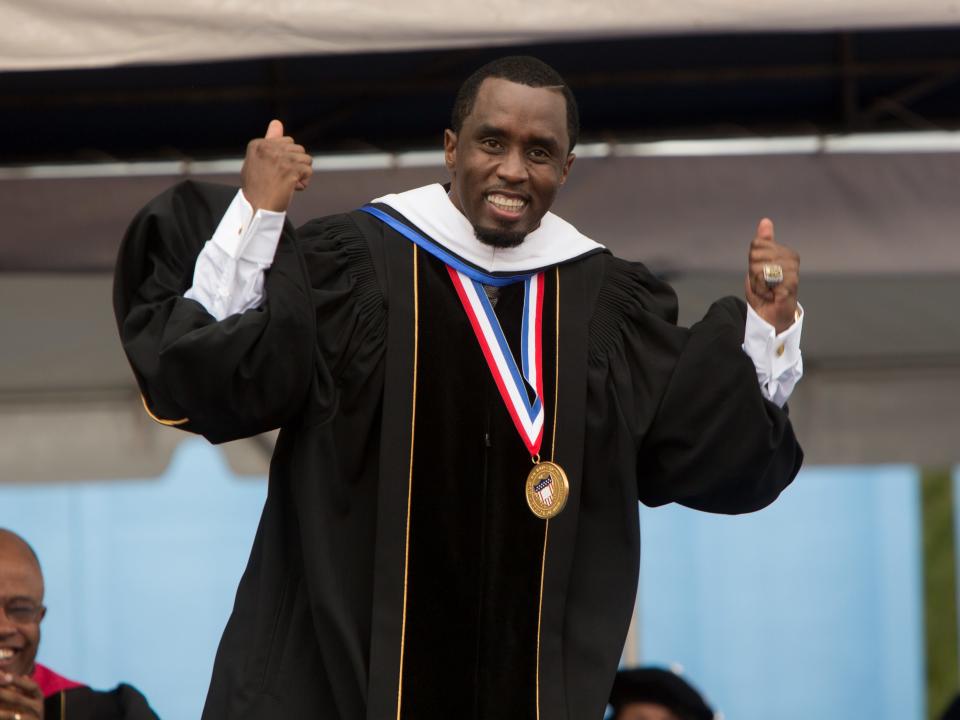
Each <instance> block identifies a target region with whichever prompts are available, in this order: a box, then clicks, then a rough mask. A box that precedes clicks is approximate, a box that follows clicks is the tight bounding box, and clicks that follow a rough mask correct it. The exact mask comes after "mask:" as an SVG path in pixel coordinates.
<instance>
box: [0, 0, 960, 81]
mask: <svg viewBox="0 0 960 720" xmlns="http://www.w3.org/2000/svg"><path fill="white" fill-rule="evenodd" d="M957 24H960V5H958V3H957V2H956V0H919V1H918V2H913V3H904V2H900V1H899V0H808V1H807V2H804V3H797V2H793V1H792V0H767V2H763V3H756V2H749V1H748V0H701V1H700V2H695V3H668V2H663V1H662V0H632V1H630V0H607V1H606V2H598V3H584V2H578V1H577V0H555V1H554V2H550V3H517V2H513V1H512V0H510V1H508V0H487V1H486V2H482V3H477V2H475V1H474V0H444V1H443V2H438V1H436V0H409V2H404V3H395V2H386V1H385V0H350V1H349V2H347V1H344V0H339V1H333V0H331V1H330V2H323V3H317V2H308V1H307V0H273V2H270V3H242V2H236V0H165V1H164V2H149V1H141V2H137V3H119V2H117V1H116V0H84V2H82V3H77V2H75V0H8V1H7V2H5V3H4V4H3V7H2V8H0V71H9V70H51V69H63V68H92V67H108V66H113V65H126V64H135V63H187V62H197V61H204V60H229V59H239V58H249V57H262V56H274V57H278V56H286V55H300V54H324V53H357V52H379V51H387V50H421V49H430V48H454V47H474V46H492V45H509V44H518V43H527V42H556V41H563V40H573V39H584V38H591V39H598V38H604V37H609V38H615V37H625V36H636V35H653V34H670V33H683V34H690V33H726V32H760V31H765V32H784V31H785V32H792V31H815V30H819V31H830V30H866V29H882V28H910V27H917V28H919V27H937V26H948V25H957Z"/></svg>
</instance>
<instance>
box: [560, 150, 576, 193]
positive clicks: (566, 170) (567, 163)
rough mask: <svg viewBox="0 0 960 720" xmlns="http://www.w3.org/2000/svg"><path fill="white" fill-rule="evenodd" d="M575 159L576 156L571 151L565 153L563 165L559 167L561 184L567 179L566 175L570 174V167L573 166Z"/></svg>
mask: <svg viewBox="0 0 960 720" xmlns="http://www.w3.org/2000/svg"><path fill="white" fill-rule="evenodd" d="M576 159H577V156H576V155H574V154H573V153H570V154H569V155H567V159H566V160H564V162H563V167H562V168H561V169H560V184H561V185H563V184H564V183H565V182H566V181H567V175H569V174H570V168H571V167H572V166H573V161H574V160H576Z"/></svg>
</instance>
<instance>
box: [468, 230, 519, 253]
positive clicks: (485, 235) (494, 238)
mask: <svg viewBox="0 0 960 720" xmlns="http://www.w3.org/2000/svg"><path fill="white" fill-rule="evenodd" d="M473 234H474V235H476V236H477V240H479V241H480V242H482V243H483V244H484V245H490V246H491V247H495V248H500V249H505V248H512V247H517V245H519V244H520V243H522V242H523V240H524V238H525V237H527V233H525V232H523V231H521V230H493V229H491V228H482V227H479V226H477V225H474V226H473Z"/></svg>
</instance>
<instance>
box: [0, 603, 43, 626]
mask: <svg viewBox="0 0 960 720" xmlns="http://www.w3.org/2000/svg"><path fill="white" fill-rule="evenodd" d="M6 613H7V617H8V618H10V619H11V620H12V621H13V622H15V623H31V622H34V620H36V618H37V616H38V615H39V613H40V606H39V605H32V604H29V603H11V604H10V605H8V606H7V607H6Z"/></svg>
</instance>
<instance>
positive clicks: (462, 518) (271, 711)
mask: <svg viewBox="0 0 960 720" xmlns="http://www.w3.org/2000/svg"><path fill="white" fill-rule="evenodd" d="M577 134H578V117H577V109H576V104H575V102H574V99H573V96H572V94H571V93H570V90H569V88H567V86H566V84H565V83H564V82H563V80H562V78H560V77H559V75H557V73H556V72H555V71H553V70H552V69H551V68H549V67H548V66H546V65H544V64H543V63H541V62H540V61H537V60H535V59H533V58H505V59H502V60H500V61H496V62H494V63H491V64H490V65H487V66H485V67H484V68H481V69H480V70H478V71H477V72H476V73H475V74H474V75H473V76H471V78H470V79H468V80H467V81H466V82H465V83H464V85H463V87H462V88H461V90H460V93H459V94H458V97H457V100H456V103H455V107H454V112H453V116H452V123H451V128H450V129H449V130H447V131H446V135H445V138H444V149H445V157H446V165H447V169H448V171H449V175H450V185H449V186H441V185H431V186H427V187H424V188H419V189H416V190H411V191H408V192H402V193H399V194H395V195H388V196H386V197H383V198H379V199H378V200H375V201H373V202H372V203H371V204H370V205H368V206H365V207H364V208H361V209H360V210H357V211H354V212H350V213H346V214H343V215H335V216H331V217H326V218H322V219H318V220H314V221H311V222H309V223H307V224H306V225H305V226H303V227H301V228H299V229H294V228H293V227H292V226H291V225H290V224H289V223H287V222H286V220H285V211H286V209H287V207H288V205H289V203H290V201H291V198H292V196H293V194H294V192H295V190H296V189H298V188H302V187H304V186H305V185H306V184H307V182H308V181H309V179H310V163H311V159H310V156H309V155H307V154H306V152H305V150H304V148H303V147H301V146H300V145H298V144H297V143H296V142H295V140H294V139H293V138H291V137H288V136H285V135H284V134H283V128H282V126H281V124H280V123H279V122H278V121H273V122H272V123H270V126H269V128H268V130H267V133H266V136H265V137H264V138H261V139H258V140H254V141H252V142H251V143H250V145H249V146H248V148H247V156H246V160H245V162H244V168H243V172H242V188H241V191H240V192H238V191H237V190H236V188H225V187H219V186H211V185H204V184H200V183H192V182H188V183H183V184H181V185H178V186H177V187H175V188H173V189H171V190H170V191H168V192H166V193H164V194H163V195H161V196H160V197H158V198H157V199H156V200H154V201H153V202H151V203H150V204H149V205H148V206H147V207H146V208H145V209H144V210H143V211H141V213H140V214H139V215H138V216H137V217H136V218H135V220H134V221H133V223H132V225H131V227H130V229H129V231H128V233H127V236H126V238H125V241H124V244H123V247H122V249H121V253H120V259H119V261H118V267H117V277H116V284H115V295H114V304H115V309H116V312H117V319H118V324H119V328H120V334H121V338H122V340H123V344H124V348H125V350H126V352H127V355H128V358H129V359H130V362H131V365H132V367H133V369H134V373H135V375H136V377H137V381H138V383H139V386H140V389H141V391H142V394H143V399H144V404H145V407H146V408H147V410H148V412H149V413H150V414H151V415H152V416H153V417H154V418H155V419H157V420H158V421H159V422H162V423H164V424H167V425H171V426H176V427H179V428H181V429H184V430H187V431H191V432H195V433H200V434H202V435H204V436H205V437H207V438H208V439H210V440H211V441H213V442H224V441H227V440H232V439H235V438H241V437H245V436H249V435H253V434H255V433H259V432H263V431H265V430H269V429H271V428H277V427H279V428H280V435H279V438H278V440H277V446H276V449H275V451H274V456H273V460H272V462H271V468H270V484H269V492H268V497H267V501H266V505H265V507H264V510H263V516H262V519H261V522H260V526H259V528H258V531H257V535H256V539H255V540H254V546H253V549H252V552H251V556H250V561H249V564H248V565H247V569H246V572H245V573H244V575H243V578H242V579H241V581H240V586H239V588H238V591H237V597H236V603H235V606H234V610H233V614H232V616H231V618H230V621H229V623H228V625H227V628H226V630H225V631H224V635H223V639H222V641H221V643H220V648H219V650H218V653H217V659H216V662H215V666H214V670H213V678H212V681H211V685H210V691H209V694H208V697H207V704H206V708H205V710H204V717H205V718H207V719H209V720H213V719H216V720H221V719H222V720H227V718H229V719H230V720H241V719H247V718H264V719H267V718H270V719H272V718H278V717H297V718H300V717H322V718H325V719H332V718H340V719H342V720H359V719H360V718H370V719H377V720H382V719H386V718H391V719H394V718H396V719H397V720H401V719H404V718H407V719H410V720H439V719H440V718H443V719H444V720H446V718H450V717H457V718H473V719H474V720H481V719H489V718H511V719H512V718H518V719H531V720H532V719H534V718H536V719H537V720H539V719H540V718H543V719H544V720H547V719H550V720H553V719H557V720H559V719H560V718H564V719H566V718H570V719H571V720H582V719H589V718H594V719H596V720H599V718H601V717H602V715H603V712H604V708H605V705H606V701H607V697H608V694H609V691H610V686H611V684H612V682H613V677H614V674H615V672H616V669H617V663H618V659H619V654H620V650H621V648H622V647H623V641H624V637H625V635H626V632H627V627H628V624H629V620H630V615H631V611H632V608H633V601H634V595H635V591H636V582H637V572H638V563H639V557H640V532H639V526H638V512H637V501H638V500H639V501H642V502H644V503H646V504H648V505H661V504H664V503H668V502H680V503H683V504H685V505H688V506H690V507H693V508H699V509H703V510H708V511H711V512H724V513H737V512H747V511H751V510H756V509H758V508H761V507H764V506H765V505H767V504H768V503H770V502H772V501H773V500H774V499H775V498H776V497H777V495H778V494H779V493H780V492H781V490H783V488H784V487H786V485H787V484H789V482H790V481H791V480H792V479H793V477H794V475H795V474H796V472H797V471H798V469H799V467H800V463H801V458H802V453H801V451H800V447H799V445H798V444H797V441H796V439H795V437H794V434H793V430H792V428H791V425H790V422H789V419H788V417H787V414H786V411H785V410H784V409H783V405H784V402H785V401H786V398H787V396H788V395H789V394H790V391H791V390H792V388H793V385H794V383H795V382H796V381H797V379H798V378H799V376H800V373H801V371H802V369H801V365H800V358H799V335H800V323H801V321H802V320H801V318H802V310H800V309H799V307H798V306H797V287H798V264H799V261H798V258H797V256H796V253H794V252H793V251H791V250H789V249H788V248H785V247H783V246H781V245H779V244H777V243H776V242H775V241H774V239H773V227H772V224H771V223H770V222H769V221H768V220H764V221H763V222H761V223H760V226H759V228H758V231H757V236H756V238H755V239H754V240H753V242H752V244H751V246H750V251H749V253H750V254H749V265H748V280H747V284H746V295H747V300H748V302H749V308H748V307H747V306H746V305H745V304H744V303H743V302H742V301H739V300H737V299H734V298H726V299H723V300H720V301H718V302H717V303H715V304H714V305H713V306H712V307H711V308H710V310H709V311H708V313H707V315H706V317H705V318H704V319H703V320H702V321H701V322H699V323H697V324H696V325H694V326H693V327H692V328H689V329H688V328H681V327H677V325H676V317H677V307H676V298H675V295H674V293H673V291H672V290H671V289H670V288H669V287H668V286H667V285H666V284H665V283H663V282H662V281H660V280H659V279H657V278H656V277H655V276H654V275H652V274H651V273H650V272H649V271H648V270H647V269H646V268H645V267H644V266H643V265H641V264H639V263H631V262H626V261H623V260H619V259H617V258H615V257H613V256H612V255H611V254H610V253H609V252H607V251H606V250H605V248H604V247H603V246H602V245H600V244H599V243H597V242H595V241H593V240H591V239H590V238H587V237H585V236H584V235H583V234H581V233H580V232H579V231H577V230H576V228H574V227H573V226H571V225H570V224H568V223H566V222H564V221H563V220H561V219H560V218H558V217H557V216H555V215H553V214H552V213H550V212H549V209H550V206H551V205H552V204H553V200H554V198H555V196H556V193H557V191H558V190H559V188H560V186H561V185H562V184H563V183H564V182H565V180H566V178H567V176H568V173H569V172H570V170H571V166H572V164H573V161H574V155H573V153H572V150H573V148H574V145H575V144H576V140H577ZM745 350H746V352H745Z"/></svg>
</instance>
